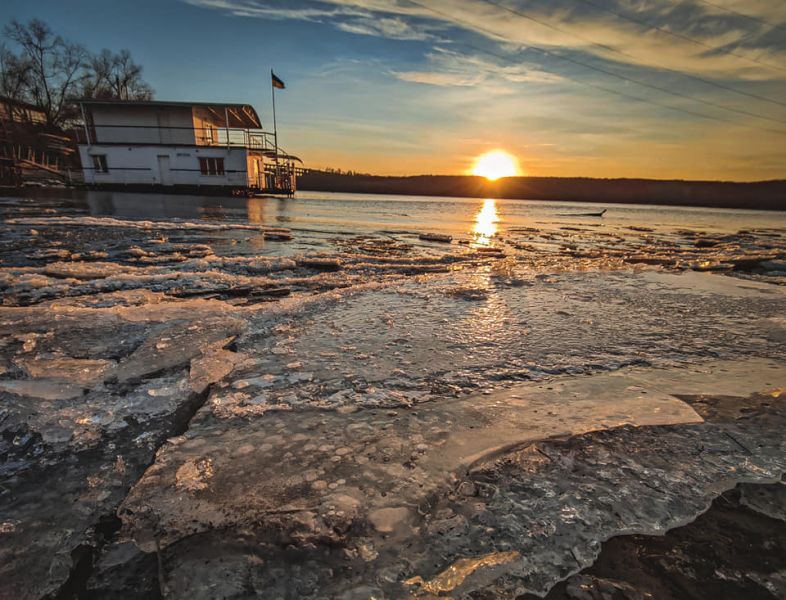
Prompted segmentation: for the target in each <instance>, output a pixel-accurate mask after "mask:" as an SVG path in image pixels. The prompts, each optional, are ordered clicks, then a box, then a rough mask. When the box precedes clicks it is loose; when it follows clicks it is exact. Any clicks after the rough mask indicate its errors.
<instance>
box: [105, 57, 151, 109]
mask: <svg viewBox="0 0 786 600" xmlns="http://www.w3.org/2000/svg"><path fill="white" fill-rule="evenodd" d="M110 81H111V84H110V85H111V88H112V94H113V97H115V98H120V99H121V100H150V99H151V98H152V97H153V89H152V88H151V87H150V86H149V85H148V84H147V83H145V82H144V81H143V80H142V67H141V66H140V65H138V64H136V63H135V62H134V61H133V60H132V58H131V53H130V52H129V51H128V50H121V51H120V52H118V53H117V54H115V55H114V57H113V61H112V70H111V77H110Z"/></svg>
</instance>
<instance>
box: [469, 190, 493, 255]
mask: <svg viewBox="0 0 786 600" xmlns="http://www.w3.org/2000/svg"><path fill="white" fill-rule="evenodd" d="M497 222H499V217H498V216H497V204H496V201H495V200H493V199H491V198H487V199H486V200H484V201H483V206H482V208H481V209H480V211H479V212H478V214H477V215H475V228H474V230H473V231H474V233H475V243H476V244H481V245H483V246H488V245H489V244H491V238H493V237H494V236H495V235H496V233H497Z"/></svg>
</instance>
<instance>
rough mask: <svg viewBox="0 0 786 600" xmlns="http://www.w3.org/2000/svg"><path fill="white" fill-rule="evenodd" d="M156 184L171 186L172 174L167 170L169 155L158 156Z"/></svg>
mask: <svg viewBox="0 0 786 600" xmlns="http://www.w3.org/2000/svg"><path fill="white" fill-rule="evenodd" d="M158 182H159V183H160V184H161V185H172V172H171V171H170V170H169V155H168V154H162V155H159V156H158Z"/></svg>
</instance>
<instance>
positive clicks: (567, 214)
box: [557, 208, 607, 217]
mask: <svg viewBox="0 0 786 600" xmlns="http://www.w3.org/2000/svg"><path fill="white" fill-rule="evenodd" d="M606 210H607V209H605V208H604V209H603V210H602V211H600V212H590V213H563V214H560V215H557V216H558V217H602V216H603V215H604V213H605V212H606Z"/></svg>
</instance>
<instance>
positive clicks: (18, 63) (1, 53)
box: [0, 45, 30, 112]
mask: <svg viewBox="0 0 786 600" xmlns="http://www.w3.org/2000/svg"><path fill="white" fill-rule="evenodd" d="M29 84H30V63H29V62H28V61H26V60H24V59H23V58H21V57H19V56H17V55H16V54H14V53H13V52H11V51H10V50H9V49H8V48H6V46H5V45H0V95H2V96H5V97H6V98H9V99H11V100H17V101H24V100H25V91H26V90H27V88H28V86H29ZM9 110H11V111H12V112H13V111H14V105H13V104H10V105H9Z"/></svg>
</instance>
